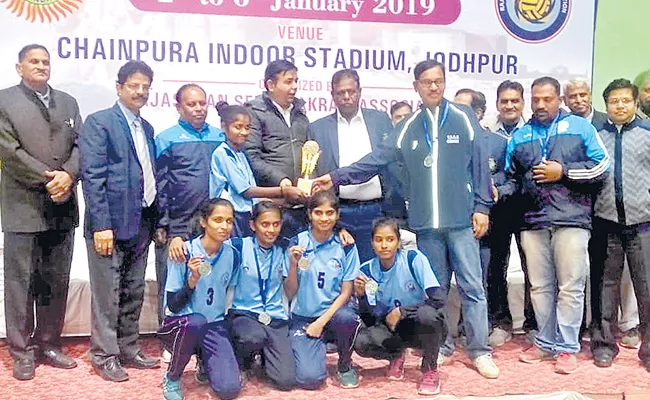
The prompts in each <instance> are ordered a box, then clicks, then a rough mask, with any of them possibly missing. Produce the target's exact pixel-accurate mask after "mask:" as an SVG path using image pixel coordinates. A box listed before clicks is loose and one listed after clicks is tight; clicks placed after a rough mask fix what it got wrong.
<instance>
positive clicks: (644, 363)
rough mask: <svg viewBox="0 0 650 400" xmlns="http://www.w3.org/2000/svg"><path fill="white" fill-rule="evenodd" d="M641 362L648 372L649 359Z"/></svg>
mask: <svg viewBox="0 0 650 400" xmlns="http://www.w3.org/2000/svg"><path fill="white" fill-rule="evenodd" d="M641 364H643V366H644V367H645V370H646V371H648V372H650V360H646V361H642V362H641Z"/></svg>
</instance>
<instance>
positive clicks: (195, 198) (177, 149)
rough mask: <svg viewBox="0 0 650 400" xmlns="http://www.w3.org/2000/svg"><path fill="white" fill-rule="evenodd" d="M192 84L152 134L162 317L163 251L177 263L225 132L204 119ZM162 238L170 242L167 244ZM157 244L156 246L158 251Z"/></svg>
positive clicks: (200, 96)
mask: <svg viewBox="0 0 650 400" xmlns="http://www.w3.org/2000/svg"><path fill="white" fill-rule="evenodd" d="M206 97H207V96H206V93H205V90H203V88H202V87H201V86H199V85H197V84H195V83H188V84H186V85H183V86H181V87H180V89H178V92H176V97H175V99H176V110H177V111H178V114H179V119H178V124H176V125H174V126H172V127H171V128H168V129H166V130H164V131H162V132H161V133H159V134H158V135H156V137H155V144H156V182H157V191H158V211H159V213H160V220H159V221H158V228H157V229H156V235H155V241H156V246H157V252H156V279H157V281H158V289H159V295H160V303H159V309H158V318H159V319H161V318H163V317H164V315H163V310H162V298H163V295H164V292H163V289H164V287H165V277H166V276H167V253H169V257H170V258H171V259H172V260H174V261H176V262H183V261H184V260H185V257H186V256H187V249H186V248H185V245H184V242H185V241H186V240H188V239H190V238H192V237H194V233H197V232H194V231H193V226H192V224H193V216H194V213H195V212H196V210H197V209H198V208H199V206H200V205H201V204H202V203H203V202H205V201H207V200H208V198H209V195H208V180H209V174H208V173H206V171H209V170H210V160H211V159H212V153H213V152H214V150H215V149H216V148H217V147H218V146H219V144H220V143H222V142H223V141H225V140H226V136H225V135H224V133H223V132H222V131H221V130H220V129H218V128H217V127H214V126H212V125H210V124H208V123H207V122H205V120H206V118H207V116H208V102H207V99H206ZM167 243H168V244H169V245H168V246H167ZM158 248H160V249H161V251H160V253H161V254H160V256H159V251H158Z"/></svg>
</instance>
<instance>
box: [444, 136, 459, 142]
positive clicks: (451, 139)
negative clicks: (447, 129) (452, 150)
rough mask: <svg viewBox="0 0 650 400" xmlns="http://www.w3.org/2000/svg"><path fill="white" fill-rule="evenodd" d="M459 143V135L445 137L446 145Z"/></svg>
mask: <svg viewBox="0 0 650 400" xmlns="http://www.w3.org/2000/svg"><path fill="white" fill-rule="evenodd" d="M458 143H460V135H447V144H458Z"/></svg>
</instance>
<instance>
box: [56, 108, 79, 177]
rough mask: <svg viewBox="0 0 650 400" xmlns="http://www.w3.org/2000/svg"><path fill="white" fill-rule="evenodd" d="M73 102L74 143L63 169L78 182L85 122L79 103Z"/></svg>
mask: <svg viewBox="0 0 650 400" xmlns="http://www.w3.org/2000/svg"><path fill="white" fill-rule="evenodd" d="M72 102H73V108H74V127H73V128H72V135H73V140H74V143H73V145H72V151H71V152H70V157H69V158H68V160H67V161H66V162H64V163H63V165H62V166H61V168H62V169H63V170H64V171H66V172H67V173H69V174H70V175H71V176H72V179H74V180H75V181H76V180H78V179H79V169H80V168H79V162H80V160H79V158H80V157H79V132H80V131H81V129H82V126H83V121H82V120H81V114H79V105H78V104H77V101H76V100H75V99H72Z"/></svg>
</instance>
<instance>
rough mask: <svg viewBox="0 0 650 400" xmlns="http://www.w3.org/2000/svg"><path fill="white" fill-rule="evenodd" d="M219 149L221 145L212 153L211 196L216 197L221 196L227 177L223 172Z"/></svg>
mask: <svg viewBox="0 0 650 400" xmlns="http://www.w3.org/2000/svg"><path fill="white" fill-rule="evenodd" d="M219 149H221V146H219V147H217V148H216V149H215V150H214V152H213V153H212V161H211V162H210V198H211V199H216V198H218V197H221V192H223V190H224V189H225V187H226V178H225V177H224V176H223V173H222V172H221V160H220V158H221V157H220V154H219V151H220V150H219Z"/></svg>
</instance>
